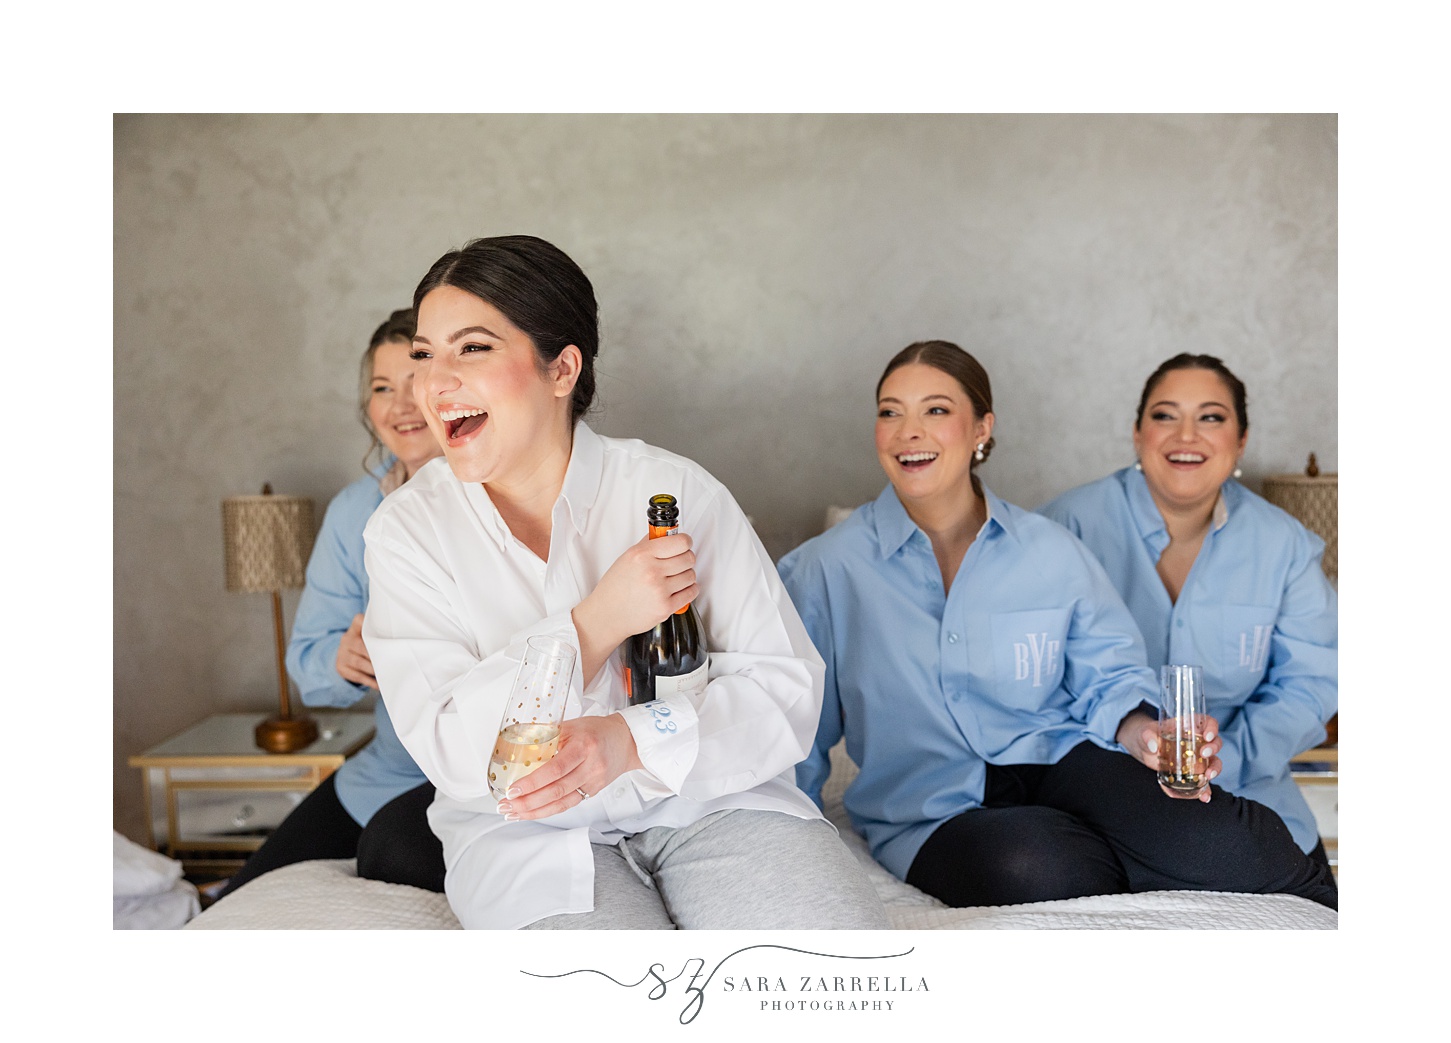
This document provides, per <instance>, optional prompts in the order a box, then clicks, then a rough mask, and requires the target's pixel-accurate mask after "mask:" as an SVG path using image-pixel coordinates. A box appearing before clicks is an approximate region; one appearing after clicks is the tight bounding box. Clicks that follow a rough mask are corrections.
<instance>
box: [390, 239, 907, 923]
mask: <svg viewBox="0 0 1451 1043" xmlns="http://www.w3.org/2000/svg"><path fill="white" fill-rule="evenodd" d="M414 304H415V308H416V309H417V312H418V333H417V337H416V338H415V341H414V357H415V359H417V361H418V370H417V373H416V376H415V394H416V396H417V398H418V403H419V406H420V408H421V409H422V410H423V413H424V416H425V418H426V420H427V422H428V424H429V426H430V427H431V428H432V429H433V432H434V434H435V435H436V436H437V437H438V440H439V442H440V443H441V444H442V445H443V446H444V459H442V460H435V461H433V462H432V463H431V464H429V465H428V466H426V467H424V468H423V469H422V470H420V471H419V473H418V474H417V475H416V476H415V477H414V479H413V480H412V481H410V482H409V483H408V484H407V485H406V486H404V487H403V488H402V489H400V490H399V491H398V492H397V493H395V494H393V495H392V496H390V497H388V499H387V500H386V501H385V502H384V503H383V505H382V506H381V507H380V508H379V509H378V511H377V512H376V513H375V514H374V515H373V517H372V519H371V521H370V522H369V524H368V527H367V531H366V534H365V536H366V541H367V552H366V564H367V569H368V574H369V578H370V583H371V589H372V593H371V599H370V601H369V606H368V612H367V617H366V621H365V623H364V628H363V637H364V641H365V642H366V644H367V647H368V650H369V653H370V654H371V656H372V659H373V664H374V668H375V670H376V673H377V676H378V679H379V682H380V685H379V687H380V689H381V690H382V691H384V692H386V693H387V696H386V701H387V706H388V712H389V714H390V715H391V717H392V719H393V722H394V724H395V726H396V728H397V731H398V735H399V738H400V739H401V740H402V742H403V744H404V746H405V747H406V748H407V749H408V752H409V753H410V754H412V756H413V757H414V759H415V760H416V761H417V762H418V764H419V766H420V767H421V768H422V769H423V771H424V773H425V774H426V775H427V776H428V778H429V779H430V781H432V782H433V784H434V786H435V787H436V788H437V798H436V799H435V802H434V804H433V806H432V808H431V809H430V810H429V824H430V825H431V827H432V828H433V830H434V832H435V833H437V834H438V836H439V838H440V839H441V840H442V842H443V847H444V858H445V863H446V865H447V868H448V874H447V878H446V883H445V887H446V891H447V894H448V898H449V902H450V904H451V906H452V907H453V909H454V912H455V913H456V914H457V915H458V917H459V919H460V921H461V922H462V923H463V925H464V926H465V927H493V928H513V927H524V926H531V927H536V928H575V927H580V928H585V927H588V928H666V929H668V928H671V927H676V926H678V927H688V928H795V929H801V928H823V927H828V928H829V927H840V928H863V927H866V928H873V927H885V926H887V923H886V919H885V913H884V911H883V909H882V906H881V903H880V901H879V900H878V899H877V898H876V896H875V893H874V892H873V890H872V887H871V885H870V883H869V882H868V880H867V878H866V877H865V875H864V874H863V872H862V870H861V869H860V867H859V866H858V865H857V863H856V862H855V860H854V859H853V857H852V855H851V854H850V853H849V852H848V851H847V849H846V848H845V846H844V845H843V844H842V843H841V841H840V839H839V838H838V837H837V836H836V833H835V830H834V828H833V827H832V826H831V825H830V824H829V823H827V822H826V821H825V820H824V819H823V818H822V816H821V813H820V811H819V810H818V809H817V807H816V805H815V804H814V803H813V802H812V801H811V800H810V799H808V798H807V797H806V796H805V795H804V794H803V793H802V792H801V791H800V790H798V789H797V788H796V785H795V782H794V767H795V765H796V763H797V762H798V761H800V760H801V759H802V758H803V757H805V756H806V754H807V753H808V752H809V751H810V750H811V747H812V739H813V736H814V734H815V730H816V723H817V720H818V715H819V713H820V707H821V695H822V680H823V667H822V663H821V659H820V657H819V656H818V655H817V653H816V651H815V649H814V648H813V647H812V645H811V642H810V639H809V638H808V637H807V635H806V631H805V629H804V627H803V626H802V624H801V620H800V618H799V617H798V615H797V614H796V611H795V609H794V608H793V607H792V604H791V601H790V599H789V597H788V596H787V595H786V592H785V590H784V588H783V587H782V585H781V583H780V581H779V579H778V578H777V574H776V570H775V567H774V565H773V563H772V561H771V559H770V557H769V555H768V554H767V553H766V551H765V549H764V548H763V547H762V546H761V543H760V541H759V540H758V539H757V538H756V536H755V534H754V532H753V531H752V530H751V527H750V525H749V523H748V522H747V520H746V518H745V515H744V514H743V513H742V511H741V509H740V507H739V506H738V505H737V504H736V502H735V500H734V499H733V497H732V496H731V494H730V492H729V491H728V490H727V489H726V488H725V487H724V486H723V485H722V484H721V483H720V482H718V481H717V480H716V479H715V478H713V477H712V476H711V475H710V474H708V473H707V472H706V471H705V470H704V469H703V468H701V467H699V466H698V465H696V464H695V463H693V462H692V461H690V460H687V459H685V458H683V457H680V456H676V455H674V454H672V453H669V452H666V451H664V450H662V449H658V448H655V447H653V446H650V445H646V444H645V443H643V442H639V441H635V440H621V439H613V438H605V437H602V436H600V435H597V434H595V433H594V432H593V431H591V430H590V428H589V427H588V426H587V425H585V424H584V423H583V422H582V421H581V419H580V418H581V416H582V415H583V414H584V412H585V411H586V410H587V409H588V407H589V405H590V403H591V401H592V399H593V395H594V356H595V354H596V352H597V351H598V318H597V316H598V308H597V305H596V303H595V298H594V291H593V288H592V287H591V285H590V282H589V279H588V278H587V277H586V276H585V274H584V272H583V271H581V270H580V269H579V267H578V266H577V265H576V264H575V263H574V262H573V261H572V260H570V258H569V257H567V256H566V255H565V254H564V253H563V252H561V251H560V250H559V249H558V248H556V247H554V246H552V245H551V244H549V243H547V242H545V241H543V240H541V239H537V238H534V237H532V236H502V237H496V238H490V239H480V240H475V241H474V242H472V243H469V244H468V245H467V246H465V247H464V248H463V249H462V250H461V251H451V252H450V253H448V254H445V255H444V256H443V257H442V258H440V259H439V260H438V261H437V262H436V263H435V264H434V265H433V267H432V268H431V269H430V270H429V272H428V274H427V275H426V276H425V277H424V279H423V281H422V283H420V285H419V287H418V290H417V291H416V293H415V295H414ZM662 492H668V493H671V494H673V495H674V496H675V497H676V498H677V500H678V501H679V503H680V511H681V516H680V533H679V534H678V535H673V536H665V537H661V538H658V539H654V540H651V539H648V538H647V537H646V536H645V507H646V504H647V502H648V500H649V498H650V496H652V495H654V494H656V493H662ZM690 602H694V603H695V605H696V607H697V608H698V610H699V612H700V614H701V618H702V620H703V622H704V625H705V628H706V632H707V634H706V636H707V646H708V648H709V652H710V669H709V683H708V685H707V686H706V689H705V692H704V695H703V696H700V697H693V696H690V695H678V696H671V697H669V698H667V699H663V700H658V701H656V702H654V703H646V704H644V705H640V706H634V707H631V706H629V705H628V697H627V691H626V686H625V682H624V676H623V668H622V664H621V660H620V655H619V651H618V650H619V648H620V646H621V643H622V642H623V641H624V640H625V639H626V638H627V637H629V636H630V635H631V634H634V633H638V632H642V631H645V630H648V629H650V628H651V627H653V626H654V625H655V624H656V623H658V622H660V621H661V620H663V619H665V618H666V617H667V616H668V615H669V614H670V613H672V612H674V611H675V610H676V609H679V608H681V607H683V606H684V605H686V604H687V603H690ZM536 634H546V635H550V636H553V637H556V638H559V639H561V640H563V641H566V642H568V643H569V644H570V645H572V646H574V647H575V648H577V649H578V650H579V656H578V659H577V663H576V667H575V670H576V673H575V677H574V679H573V683H572V686H571V692H570V696H569V703H568V706H567V709H566V713H565V716H566V720H565V722H564V725H563V727H562V729H561V732H560V741H559V752H558V754H557V756H555V757H554V759H553V760H551V761H549V762H548V763H547V764H546V765H545V766H544V767H541V768H539V769H537V770H536V771H534V772H533V773H532V774H530V775H527V776H525V777H524V778H523V779H521V780H519V781H518V782H516V783H515V784H514V786H513V788H511V789H510V791H509V793H508V794H507V795H506V797H505V799H504V800H503V801H501V802H496V801H495V800H494V798H493V797H492V796H491V794H490V791H489V780H488V768H489V754H490V751H491V750H492V748H493V745H494V740H495V738H496V736H497V733H498V727H499V720H500V717H501V715H502V712H503V707H504V702H505V699H506V697H507V693H508V689H509V686H510V683H511V681H512V679H513V676H514V673H515V671H516V669H517V667H518V663H519V660H520V657H521V655H522V651H523V646H524V642H525V640H526V639H527V638H528V637H530V636H532V635H536ZM663 711H668V712H663Z"/></svg>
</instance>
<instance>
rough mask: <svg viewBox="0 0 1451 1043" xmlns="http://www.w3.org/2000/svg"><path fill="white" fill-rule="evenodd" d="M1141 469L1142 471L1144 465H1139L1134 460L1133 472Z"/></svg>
mask: <svg viewBox="0 0 1451 1043" xmlns="http://www.w3.org/2000/svg"><path fill="white" fill-rule="evenodd" d="M1143 469H1144V465H1143V464H1141V463H1140V462H1139V461H1137V460H1135V461H1134V470H1135V471H1142V470H1143Z"/></svg>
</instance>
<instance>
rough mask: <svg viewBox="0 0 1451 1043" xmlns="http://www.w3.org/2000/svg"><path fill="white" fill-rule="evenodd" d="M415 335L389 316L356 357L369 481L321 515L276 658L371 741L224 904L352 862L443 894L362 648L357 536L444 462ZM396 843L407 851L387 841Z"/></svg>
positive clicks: (422, 801) (406, 320)
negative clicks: (424, 405) (331, 861)
mask: <svg viewBox="0 0 1451 1043" xmlns="http://www.w3.org/2000/svg"><path fill="white" fill-rule="evenodd" d="M415 325H416V323H415V319H414V313H413V309H411V308H405V309H401V310H399V311H395V312H394V313H393V314H392V315H391V316H389V318H388V319H387V320H386V321H384V322H383V323H382V325H380V326H379V327H378V328H377V330H375V331H374V333H373V336H372V338H371V339H370V341H369V343H368V349H367V351H365V352H364V353H363V361H362V373H361V376H362V388H361V401H360V404H359V411H360V413H361V415H362V421H363V426H364V428H366V429H367V431H368V433H369V435H370V436H371V437H372V440H373V444H372V446H371V448H370V449H369V451H368V453H367V456H366V457H365V458H364V467H365V469H366V470H367V472H368V473H367V474H365V475H363V476H362V477H361V478H359V479H357V480H356V481H354V482H353V483H351V484H350V485H348V486H347V487H346V488H344V489H343V490H342V491H341V492H340V493H338V494H337V496H335V497H333V500H332V502H331V503H329V504H328V509H327V513H326V514H325V515H324V516H323V522H322V528H321V529H320V530H319V532H318V534H317V540H316V541H315V543H314V545H313V551H312V557H311V559H309V561H308V563H307V585H306V586H305V587H304V588H303V591H302V597H301V599H300V600H299V602H298V605H297V618H296V619H295V620H294V621H293V625H292V638H291V641H290V642H289V644H288V647H287V672H288V673H289V674H290V675H291V676H292V679H293V681H295V682H296V683H297V688H298V692H299V693H300V694H301V696H302V701H303V702H304V703H306V704H307V705H309V706H352V705H353V704H355V703H356V702H358V700H360V699H362V698H363V697H364V696H365V695H368V694H369V693H372V694H373V695H374V697H375V698H374V704H373V720H374V726H375V728H374V736H373V739H372V741H371V742H369V743H368V745H367V746H365V747H364V748H363V749H362V750H360V751H359V752H358V753H357V754H356V755H355V756H353V757H350V758H349V759H348V760H347V761H346V762H345V763H344V764H343V766H342V767H341V768H339V769H338V770H337V771H336V772H334V773H333V774H332V775H330V776H329V777H328V778H327V779H326V780H324V781H323V783H322V784H321V785H320V786H318V787H317V788H316V789H315V790H313V791H312V792H311V793H309V794H308V795H307V797H306V798H305V799H304V800H303V801H302V803H300V804H299V805H298V806H297V807H296V808H294V809H293V810H292V812H291V813H290V814H289V815H288V816H287V818H286V819H284V820H283V822H282V824H281V825H280V826H278V828H277V829H276V830H274V831H273V833H272V834H271V835H270V836H269V837H268V838H267V840H266V842H265V843H264V844H263V845H262V847H261V848H259V849H258V850H257V851H256V852H255V853H254V854H253V855H252V857H251V858H249V859H248V860H247V864H246V865H244V866H243V867H242V869H241V870H240V871H239V872H238V873H237V874H236V875H235V876H234V877H232V879H231V880H230V881H228V883H227V886H226V888H225V889H224V890H223V891H222V895H223V896H225V895H227V894H230V893H231V892H232V891H235V890H236V889H237V888H239V887H241V886H242V885H243V884H245V883H248V882H249V881H251V880H253V879H255V878H256V877H258V876H261V875H262V874H263V873H265V872H268V871H269V870H272V869H277V868H279V867H280V866H284V865H290V864H291V863H293V862H303V861H307V860H308V859H314V858H353V857H355V856H356V857H357V859H358V874H359V875H360V876H365V877H369V878H372V879H381V880H386V881H388V882H390V883H407V884H413V885H415V886H420V887H426V888H429V889H430V890H434V891H442V890H443V851H442V848H441V847H440V846H439V844H438V842H437V839H436V838H434V837H433V836H432V835H431V834H429V833H428V832H427V828H426V825H424V815H425V813H426V809H427V807H428V804H429V803H430V802H431V801H432V799H433V787H432V786H431V785H429V783H428V780H427V779H426V778H425V777H424V775H423V772H422V771H421V770H419V768H418V765H417V764H415V763H414V762H413V758H412V757H410V756H409V755H408V751H407V750H405V749H404V748H403V744H402V743H401V742H399V741H398V735H397V733H396V732H395V731H394V730H393V723H392V721H391V720H389V718H388V711H387V709H386V708H385V707H384V705H383V700H382V699H380V698H377V693H376V688H377V679H376V678H375V677H374V676H373V665H372V660H371V659H370V658H369V656H368V650H367V648H365V647H364V645H363V638H362V623H363V610H364V609H365V608H366V607H367V604H368V574H367V572H366V571H364V568H363V527H364V526H365V525H366V524H367V521H368V519H369V518H370V517H372V515H373V511H374V510H376V509H377V507H378V505H379V504H380V503H382V502H383V497H384V496H386V495H387V494H388V493H390V492H392V491H393V490H394V489H396V488H398V487H399V486H400V485H402V484H403V483H404V482H406V481H407V480H408V479H409V478H410V477H412V475H413V474H414V473H416V472H417V471H418V469H419V468H420V467H422V466H423V465H424V464H426V463H427V462H428V461H429V460H432V459H433V458H434V457H436V456H441V455H442V453H443V450H442V449H441V448H440V447H439V444H438V441H437V439H435V438H434V437H433V433H432V432H431V431H429V430H428V427H427V425H426V424H424V422H423V414H422V413H421V412H419V409H418V406H417V405H416V404H415V403H414V401H413V371H414V369H415V368H416V364H415V363H414V361H413V360H412V359H411V358H409V352H410V351H411V350H412V347H413V333H414V328H415ZM395 822H396V823H397V824H398V828H397V829H396V831H395V827H394V826H393V825H390V823H395ZM370 824H371V825H372V826H373V828H372V829H371V830H370V829H366V828H365V827H368V826H369V825H370ZM415 825H416V826H418V827H420V828H414V826H415ZM395 835H406V836H408V838H409V843H408V844H400V843H397V842H395V839H394V838H395Z"/></svg>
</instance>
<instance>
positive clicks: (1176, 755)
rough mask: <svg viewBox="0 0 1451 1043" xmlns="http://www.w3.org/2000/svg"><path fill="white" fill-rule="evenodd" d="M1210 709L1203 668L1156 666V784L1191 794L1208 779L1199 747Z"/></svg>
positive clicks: (1201, 744) (1201, 746)
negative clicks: (1157, 671) (1157, 684)
mask: <svg viewBox="0 0 1451 1043" xmlns="http://www.w3.org/2000/svg"><path fill="white" fill-rule="evenodd" d="M1208 714H1209V711H1208V709H1207V708H1206V707H1205V704H1204V668H1203V667H1201V666H1183V665H1179V666H1175V665H1171V666H1164V667H1160V668H1159V784H1160V785H1162V786H1164V787H1166V788H1167V789H1169V790H1171V791H1172V792H1173V793H1175V794H1178V795H1182V796H1185V797H1192V796H1195V795H1197V794H1198V793H1200V792H1201V791H1202V790H1203V789H1204V787H1205V786H1206V785H1208V779H1207V778H1206V777H1205V776H1206V771H1207V769H1208V765H1207V764H1206V763H1205V760H1204V757H1203V756H1202V755H1201V754H1200V752H1199V751H1200V750H1201V749H1203V747H1204V732H1205V729H1206V727H1207V723H1208V722H1207V721H1206V718H1207V717H1208Z"/></svg>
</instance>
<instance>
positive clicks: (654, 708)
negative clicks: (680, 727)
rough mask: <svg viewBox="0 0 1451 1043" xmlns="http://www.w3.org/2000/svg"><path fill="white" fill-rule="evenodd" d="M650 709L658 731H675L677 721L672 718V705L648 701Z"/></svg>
mask: <svg viewBox="0 0 1451 1043" xmlns="http://www.w3.org/2000/svg"><path fill="white" fill-rule="evenodd" d="M645 705H646V706H647V707H649V710H650V716H651V717H653V718H655V730H656V731H657V732H667V733H668V732H673V731H675V722H674V721H672V720H671V719H670V707H668V706H661V705H660V704H659V703H646V704H645Z"/></svg>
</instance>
